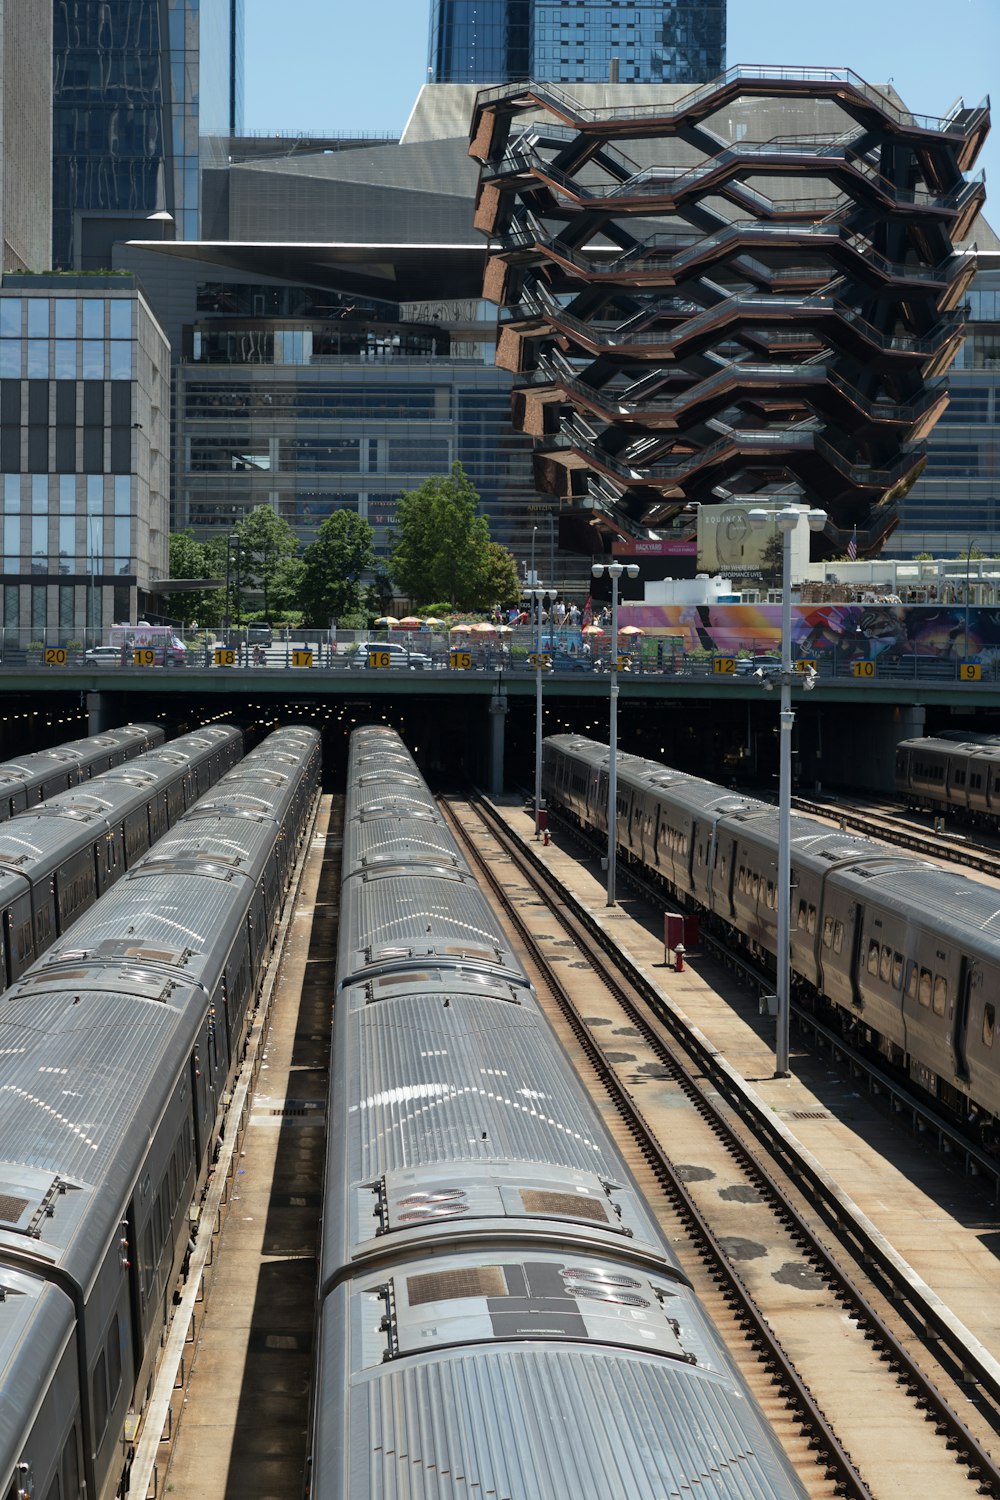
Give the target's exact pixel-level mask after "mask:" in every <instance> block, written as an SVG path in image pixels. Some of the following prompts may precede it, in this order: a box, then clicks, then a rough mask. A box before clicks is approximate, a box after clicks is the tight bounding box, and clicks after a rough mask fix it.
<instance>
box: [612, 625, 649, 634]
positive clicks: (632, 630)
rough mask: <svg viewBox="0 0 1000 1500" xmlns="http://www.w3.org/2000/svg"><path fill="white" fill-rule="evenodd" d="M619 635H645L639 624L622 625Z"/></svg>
mask: <svg viewBox="0 0 1000 1500" xmlns="http://www.w3.org/2000/svg"><path fill="white" fill-rule="evenodd" d="M618 634H619V635H645V634H646V632H645V631H644V630H643V628H642V626H641V625H623V626H622V628H621V629H620V630H619V632H618Z"/></svg>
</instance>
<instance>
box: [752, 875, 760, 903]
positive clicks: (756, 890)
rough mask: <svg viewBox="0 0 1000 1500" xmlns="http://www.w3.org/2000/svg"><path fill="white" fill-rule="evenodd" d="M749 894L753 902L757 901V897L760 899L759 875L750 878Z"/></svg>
mask: <svg viewBox="0 0 1000 1500" xmlns="http://www.w3.org/2000/svg"><path fill="white" fill-rule="evenodd" d="M750 894H751V896H752V897H753V899H754V900H755V901H756V900H758V899H759V897H760V876H759V875H752V876H751V877H750Z"/></svg>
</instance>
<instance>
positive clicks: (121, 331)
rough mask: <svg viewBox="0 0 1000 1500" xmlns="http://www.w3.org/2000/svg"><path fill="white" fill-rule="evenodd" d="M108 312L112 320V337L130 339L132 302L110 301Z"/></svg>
mask: <svg viewBox="0 0 1000 1500" xmlns="http://www.w3.org/2000/svg"><path fill="white" fill-rule="evenodd" d="M108 314H109V317H110V320H111V337H112V338H113V339H129V338H131V337H132V304H131V302H109V303H108Z"/></svg>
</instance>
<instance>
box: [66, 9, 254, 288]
mask: <svg viewBox="0 0 1000 1500" xmlns="http://www.w3.org/2000/svg"><path fill="white" fill-rule="evenodd" d="M53 5H54V32H53V121H52V127H53V177H52V193H53V204H52V207H53V228H52V240H53V247H52V263H53V265H54V266H55V267H57V268H59V269H82V270H93V269H97V268H99V267H104V266H109V265H110V264H111V254H110V250H111V245H112V244H113V242H114V241H115V240H116V239H126V238H129V237H132V236H134V235H140V236H141V237H143V238H153V237H155V232H154V233H153V234H151V232H150V231H151V226H150V225H149V224H147V223H145V222H144V221H145V220H147V219H148V218H149V217H150V215H151V214H158V213H159V214H164V215H169V216H170V219H172V221H173V223H172V226H170V227H169V228H168V227H167V226H168V225H169V221H168V220H167V219H166V218H164V219H162V220H161V221H160V224H161V229H162V237H163V238H175V237H176V238H177V239H196V238H197V236H198V232H199V184H198V165H199V157H200V154H201V153H202V151H203V149H204V142H205V141H206V139H207V138H208V137H213V136H214V137H218V136H227V135H229V134H231V133H237V132H239V131H240V130H241V129H242V118H241V115H242V97H243V83H242V65H243V57H242V39H243V0H142V3H139V0H102V3H101V4H100V5H95V4H93V3H92V0H53Z"/></svg>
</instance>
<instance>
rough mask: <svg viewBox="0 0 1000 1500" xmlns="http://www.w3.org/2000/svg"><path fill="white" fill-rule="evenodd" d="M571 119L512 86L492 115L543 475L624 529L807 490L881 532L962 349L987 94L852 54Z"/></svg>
mask: <svg viewBox="0 0 1000 1500" xmlns="http://www.w3.org/2000/svg"><path fill="white" fill-rule="evenodd" d="M575 117H576V123H575V124H574V126H571V127H570V128H569V129H567V125H566V120H567V111H566V107H565V98H564V95H563V94H562V93H555V94H553V93H550V92H549V89H548V85H547V84H546V83H544V82H541V83H538V84H531V85H527V86H524V85H520V86H516V87H514V86H512V87H510V88H508V89H506V90H493V91H491V92H490V93H489V94H486V95H484V96H483V98H482V99H481V101H480V103H479V104H478V105H477V107H476V113H475V117H474V121H473V128H472V133H471V138H472V145H471V147H470V149H471V151H472V153H473V154H474V155H475V156H476V157H477V159H478V160H480V161H481V163H482V170H481V175H480V184H479V194H478V202H477V216H476V223H477V227H478V228H479V229H480V230H481V231H482V232H483V233H484V234H485V235H487V236H488V237H489V238H490V241H491V251H490V257H489V261H488V264H487V269H486V276H485V281H484V290H485V293H486V295H487V296H489V297H490V298H491V299H492V300H493V301H495V302H496V303H498V304H499V306H500V308H501V332H500V340H499V344H498V350H497V358H498V362H499V363H501V364H502V365H503V366H504V367H505V368H506V369H509V370H510V371H511V373H512V374H513V376H514V383H515V395H514V411H515V418H516V420H517V422H518V425H520V426H521V427H522V428H523V430H525V431H527V432H530V433H531V434H532V435H533V437H534V439H535V477H536V482H537V483H538V484H539V486H540V488H542V489H544V490H546V491H548V492H549V493H552V494H555V495H558V496H559V497H560V500H561V501H562V502H563V503H566V504H569V505H571V506H573V507H575V508H576V509H578V510H589V512H590V517H591V522H592V524H593V525H595V526H596V527H597V528H598V529H599V530H602V531H605V532H606V533H608V534H609V535H610V536H612V537H613V536H616V535H617V536H633V537H640V536H642V535H643V534H647V535H648V533H649V531H650V530H654V529H655V530H657V531H659V530H662V529H663V528H664V527H669V526H670V524H671V523H673V522H678V523H681V522H683V520H684V517H685V516H690V514H691V510H692V507H693V506H695V505H698V504H711V503H713V502H715V501H718V500H727V499H729V498H731V497H732V496H734V495H741V496H749V495H761V496H765V495H768V496H776V495H778V496H785V497H787V498H788V499H792V500H803V499H804V500H807V501H808V502H809V503H811V504H816V505H819V506H822V508H823V509H824V510H825V511H826V512H827V515H828V517H829V519H828V523H827V528H826V531H825V533H824V545H825V547H826V548H827V550H828V551H829V552H832V553H838V552H842V551H843V550H844V549H845V548H846V546H847V545H848V544H849V543H850V542H851V540H852V538H853V539H854V541H855V544H856V546H857V548H858V550H859V551H861V552H862V553H872V552H875V551H877V550H878V549H879V548H880V547H881V546H882V545H883V543H884V542H885V540H886V539H887V538H888V537H889V536H890V535H891V533H892V531H893V529H894V527H895V526H896V525H897V524H898V521H899V515H900V512H899V509H898V502H899V501H900V500H901V499H902V498H903V497H905V495H906V494H907V491H908V490H909V488H910V487H911V485H912V484H913V483H914V481H915V480H916V479H917V477H918V475H919V474H920V471H921V469H922V467H923V464H924V460H925V454H926V440H927V437H928V435H929V433H930V431H931V429H932V428H933V426H934V423H935V422H936V421H937V419H938V417H939V416H940V415H941V412H942V411H943V410H944V409H945V407H946V405H947V399H948V397H947V389H946V384H945V377H946V375H947V371H948V369H949V367H950V365H951V364H952V362H953V361H954V360H955V358H956V356H957V355H958V354H959V351H960V350H961V348H962V342H963V335H964V331H965V320H964V314H963V312H962V304H963V301H964V300H965V298H966V295H967V293H968V290H969V285H970V282H971V279H972V277H973V275H974V273H975V270H976V264H975V259H974V257H971V256H969V255H967V254H963V253H962V251H961V245H962V243H963V242H964V241H966V240H967V239H968V238H969V237H970V236H971V235H973V234H974V233H975V226H976V224H977V222H978V220H979V215H980V210H981V208H982V205H983V202H984V199H985V191H984V187H983V183H982V181H981V180H979V179H974V180H971V181H967V180H966V177H965V174H966V173H967V172H969V171H970V170H971V169H972V167H973V166H974V164H975V160H976V157H977V155H978V153H979V150H980V148H981V146H982V142H983V140H984V139H985V136H986V133H987V131H988V130H989V107H988V102H984V103H983V104H980V105H978V106H974V107H971V108H966V107H964V106H962V105H959V106H956V108H955V109H954V110H952V111H951V112H950V113H949V115H948V116H947V117H946V118H943V119H929V118H927V117H924V116H915V115H912V114H911V113H910V112H909V111H908V110H907V109H906V107H905V106H904V105H903V103H902V101H901V100H900V99H899V98H898V96H896V95H895V94H894V93H893V92H892V90H891V89H887V88H885V87H882V88H875V87H872V86H871V85H869V84H867V83H866V82H865V81H864V80H863V79H860V78H858V77H857V75H856V74H853V73H851V72H850V71H849V70H848V69H802V70H796V72H794V73H793V72H792V71H791V70H787V69H782V70H779V71H778V72H777V73H776V75H775V76H773V77H769V76H767V74H766V73H764V72H763V71H762V70H760V69H755V68H751V69H747V70H746V71H745V72H744V71H741V70H740V69H731V70H730V72H729V73H727V74H725V75H724V76H722V77H720V78H718V79H716V80H715V81H714V83H713V84H711V85H710V86H708V87H706V88H703V89H699V90H698V91H696V92H694V93H691V92H688V93H685V91H683V90H681V89H675V90H674V97H673V99H664V100H661V101H651V102H650V103H646V104H644V105H643V104H642V103H641V100H640V97H639V91H635V94H634V95H633V94H631V93H630V90H629V88H628V86H622V87H621V89H620V90H619V93H618V96H617V98H616V100H615V101H614V103H609V104H607V105H603V106H597V107H595V106H589V105H588V104H587V103H586V102H585V101H583V100H581V101H580V102H579V103H578V104H577V106H576V108H575ZM709 122H710V124H709ZM900 184H905V186H900Z"/></svg>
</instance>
